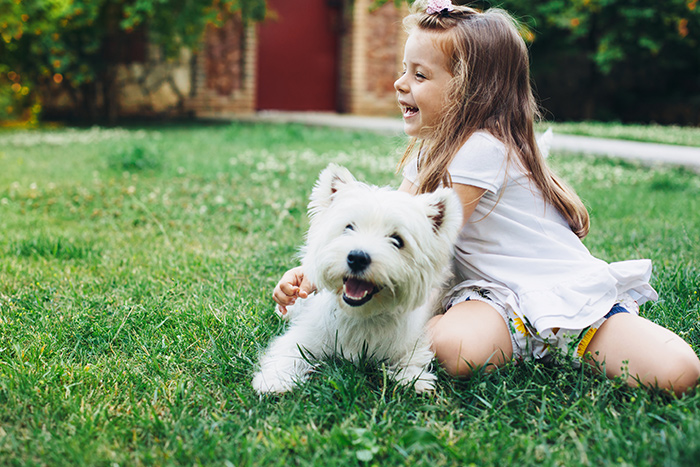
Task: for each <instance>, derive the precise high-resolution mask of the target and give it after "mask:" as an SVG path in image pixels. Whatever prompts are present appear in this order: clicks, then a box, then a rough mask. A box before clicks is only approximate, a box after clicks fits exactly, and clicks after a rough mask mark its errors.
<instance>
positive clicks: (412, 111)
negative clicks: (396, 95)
mask: <svg viewBox="0 0 700 467" xmlns="http://www.w3.org/2000/svg"><path fill="white" fill-rule="evenodd" d="M417 113H418V107H411V106H408V105H404V106H403V118H410V117H413V116H414V115H416V114H417Z"/></svg>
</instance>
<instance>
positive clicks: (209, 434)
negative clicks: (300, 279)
mask: <svg viewBox="0 0 700 467" xmlns="http://www.w3.org/2000/svg"><path fill="white" fill-rule="evenodd" d="M404 144H405V140H403V139H402V138H389V137H385V136H378V135H374V134H370V133H353V132H345V131H340V130H328V129H319V128H305V127H302V126H294V125H289V126H285V125H280V126H274V125H269V126H267V125H242V124H238V125H211V126H205V125H199V126H197V125H189V126H185V125H183V126H163V127H148V128H145V129H142V130H123V129H122V130H119V129H92V130H70V129H64V130H55V131H32V132H21V131H12V132H7V131H6V132H2V133H0V165H1V166H2V171H0V220H1V222H0V465H18V466H19V465H82V464H85V465H116V464H119V465H170V464H187V465H192V464H204V465H236V466H238V465H264V466H267V465H322V466H329V465H337V466H346V465H431V466H433V465H435V466H440V465H469V464H470V463H473V464H474V465H534V464H537V465H566V466H575V465H593V466H597V465H609V464H615V465H631V466H646V465H649V466H656V465H679V466H680V465H697V462H698V459H700V416H699V415H698V414H700V391H696V392H695V393H693V394H690V395H687V396H686V397H684V398H681V399H674V398H670V397H668V396H665V395H662V394H656V393H653V392H648V391H646V390H635V389H629V388H627V387H626V386H624V385H621V384H620V383H619V382H616V381H609V380H606V379H603V378H600V377H592V376H591V375H590V374H588V373H586V372H584V371H582V370H574V369H571V368H568V367H566V368H561V367H547V366H543V365H541V364H534V363H526V364H520V365H517V366H516V365H512V366H508V367H506V368H505V369H503V370H501V371H499V372H497V373H493V374H489V375H484V374H480V375H477V376H476V377H474V378H473V379H471V380H469V381H456V380H453V379H451V378H449V377H448V376H447V375H445V374H444V373H442V372H440V379H439V383H438V390H437V393H436V394H434V395H431V396H417V395H415V394H414V393H413V392H412V391H411V390H410V389H405V388H401V387H397V386H396V385H395V384H393V383H391V382H390V381H387V379H386V378H385V375H384V374H383V373H382V370H381V368H374V367H372V366H371V365H369V364H368V365H366V366H363V367H361V368H356V367H354V366H352V365H350V364H348V363H346V362H343V361H332V362H330V363H328V364H327V365H325V366H324V367H323V368H322V370H321V371H319V372H318V373H317V374H316V375H314V377H312V378H311V380H310V381H309V382H308V383H306V384H304V385H303V386H302V387H300V388H299V389H298V390H297V391H295V392H294V393H292V394H288V395H285V396H281V397H265V398H262V399H261V398H259V397H258V396H257V395H256V394H255V393H254V392H253V390H252V389H251V386H250V379H251V376H252V372H253V370H254V367H255V364H256V361H257V357H258V355H259V353H260V352H261V351H262V349H263V348H264V347H265V346H266V344H267V343H268V342H269V340H270V339H271V338H272V337H273V336H274V335H277V334H279V333H280V332H282V330H283V325H282V323H280V321H279V320H278V319H277V317H276V315H275V314H274V312H273V303H272V300H271V298H270V294H271V291H272V288H273V286H274V284H275V283H276V281H277V279H278V278H279V276H280V275H281V273H282V272H283V271H284V270H285V269H286V268H288V267H290V266H292V265H295V264H296V259H295V254H296V251H297V248H298V246H299V244H300V243H301V241H302V239H303V234H304V231H305V229H306V225H307V224H306V213H305V209H306V201H307V198H308V195H309V192H310V190H311V187H312V185H313V182H314V181H315V178H316V176H317V174H318V172H319V171H320V170H321V169H322V168H323V167H325V166H326V164H327V163H328V162H331V161H333V162H337V163H340V164H343V165H345V166H347V167H348V168H350V169H351V170H352V171H353V172H354V174H355V175H356V176H357V177H358V178H360V179H363V180H367V181H370V182H373V183H379V184H387V183H389V184H393V185H395V186H396V185H398V183H399V181H400V179H399V177H398V176H396V175H394V168H395V164H396V161H397V160H398V157H399V154H400V152H401V150H402V148H403V146H404ZM551 163H552V164H553V165H554V166H555V168H556V170H557V171H558V172H559V173H561V174H562V175H563V176H564V177H566V178H567V179H568V180H569V182H570V183H571V184H572V185H574V186H575V187H576V189H577V190H578V191H579V193H580V195H581V197H582V198H583V199H584V201H585V202H586V204H587V205H588V206H589V208H590V211H591V215H592V230H591V234H590V235H589V237H588V238H587V240H586V244H587V246H588V247H589V248H590V249H591V250H592V252H593V253H594V254H596V255H597V256H599V257H601V258H604V259H606V260H608V261H616V260H623V259H631V258H642V257H645V258H651V259H652V260H653V261H654V265H655V274H654V277H653V285H654V286H655V287H656V288H657V289H658V290H659V292H660V295H661V299H660V300H659V301H658V302H657V303H654V304H650V305H648V306H645V307H644V308H643V310H642V313H643V315H644V316H646V317H648V318H650V319H652V320H654V321H656V322H658V323H660V324H662V325H664V326H667V327H669V328H671V329H672V330H674V331H675V332H677V333H679V334H680V335H681V336H683V337H684V338H685V339H686V340H688V341H689V342H690V343H691V345H692V346H693V348H694V349H695V351H696V352H700V277H699V269H698V265H699V264H700V233H699V232H700V201H699V200H700V176H698V175H697V174H694V173H692V172H689V171H683V170H679V169H660V168H654V169H650V168H647V167H643V166H638V165H635V164H630V163H628V162H620V161H614V160H609V159H594V158H581V157H580V156H569V155H564V154H556V153H555V154H553V155H552V157H551Z"/></svg>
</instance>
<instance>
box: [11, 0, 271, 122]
mask: <svg viewBox="0 0 700 467" xmlns="http://www.w3.org/2000/svg"><path fill="white" fill-rule="evenodd" d="M235 14H240V15H242V16H243V18H244V20H245V21H249V20H260V19H262V18H263V17H264V15H265V1H264V0H137V1H134V2H123V1H121V0H2V2H1V3H0V37H1V38H2V40H0V57H1V58H0V89H1V91H0V119H3V118H7V117H12V116H15V117H16V116H17V112H20V110H18V109H19V108H21V107H26V106H27V104H26V103H23V102H22V101H21V99H20V96H25V98H26V96H29V97H28V99H30V100H31V102H32V103H34V102H35V101H37V100H38V96H37V95H36V93H37V92H38V91H37V89H38V88H39V87H42V88H45V89H51V86H53V87H58V86H61V87H63V88H64V89H68V90H69V91H70V92H69V94H70V95H71V96H72V97H73V98H74V100H75V101H76V104H78V107H79V108H81V107H82V108H84V109H85V111H86V112H87V113H88V114H93V115H91V116H92V117H93V118H94V117H96V115H94V113H95V109H94V107H95V106H96V105H97V104H96V102H95V101H96V100H97V99H98V96H97V86H96V83H97V82H99V83H100V84H101V85H102V87H103V88H104V89H103V94H102V96H100V97H101V98H103V99H105V100H109V89H108V88H109V86H110V83H111V81H112V79H113V73H114V70H113V66H114V65H115V64H117V63H118V62H119V61H120V60H124V59H125V57H126V56H127V55H128V49H127V47H128V42H129V41H128V39H129V37H130V36H131V35H132V34H136V33H139V32H140V33H144V32H145V33H146V34H147V35H148V39H149V40H151V41H153V43H154V44H156V45H159V46H162V47H163V50H165V51H166V53H170V54H174V53H177V52H178V51H179V50H180V48H181V47H196V46H197V45H198V44H199V43H200V40H201V38H202V34H203V32H204V30H205V27H206V26H207V25H208V24H221V23H222V21H224V20H225V19H226V18H228V17H229V16H230V15H235ZM143 37H145V36H143ZM8 82H11V83H12V84H11V87H12V86H13V87H14V89H10V91H8V90H7V88H6V87H5V86H2V85H3V84H4V83H8ZM15 83H16V84H17V85H18V86H14V84H15ZM12 99H14V100H12ZM106 105H109V103H106ZM8 107H9V109H8ZM30 107H31V106H30ZM34 110H35V111H38V109H34ZM35 113H36V112H35Z"/></svg>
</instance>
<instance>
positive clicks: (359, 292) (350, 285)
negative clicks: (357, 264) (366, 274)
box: [345, 279, 374, 299]
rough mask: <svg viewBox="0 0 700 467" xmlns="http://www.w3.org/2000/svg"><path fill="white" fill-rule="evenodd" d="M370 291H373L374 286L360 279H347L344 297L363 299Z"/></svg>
mask: <svg viewBox="0 0 700 467" xmlns="http://www.w3.org/2000/svg"><path fill="white" fill-rule="evenodd" d="M372 290H374V284H372V283H371V282H367V281H363V280H361V279H348V280H347V281H346V282H345V295H347V296H348V297H350V298H354V299H361V298H364V297H365V296H366V295H367V294H368V293H370V292H371V291H372Z"/></svg>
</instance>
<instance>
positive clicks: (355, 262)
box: [347, 250, 372, 272]
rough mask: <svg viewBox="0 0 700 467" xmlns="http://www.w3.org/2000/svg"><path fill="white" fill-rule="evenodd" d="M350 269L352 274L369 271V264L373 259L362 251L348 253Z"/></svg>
mask: <svg viewBox="0 0 700 467" xmlns="http://www.w3.org/2000/svg"><path fill="white" fill-rule="evenodd" d="M347 261H348V267H349V268H350V270H351V271H352V272H360V271H363V270H365V269H367V266H369V263H371V262H372V258H370V256H369V255H368V254H367V253H365V252H364V251H361V250H352V251H351V252H350V253H348V259H347Z"/></svg>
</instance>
